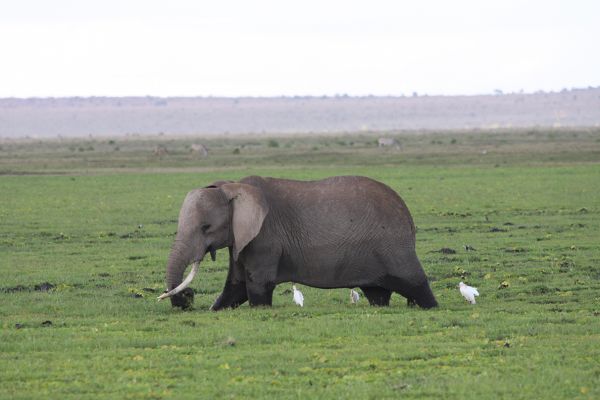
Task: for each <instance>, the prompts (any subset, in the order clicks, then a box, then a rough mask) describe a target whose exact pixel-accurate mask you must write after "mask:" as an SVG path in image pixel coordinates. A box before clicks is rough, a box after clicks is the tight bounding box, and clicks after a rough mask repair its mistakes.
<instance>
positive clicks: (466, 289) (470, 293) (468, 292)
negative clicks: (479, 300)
mask: <svg viewBox="0 0 600 400" xmlns="http://www.w3.org/2000/svg"><path fill="white" fill-rule="evenodd" d="M458 288H459V290H460V294H462V296H463V297H464V298H465V300H467V301H468V302H469V303H471V304H475V296H479V292H478V291H477V288H474V287H471V286H469V285H465V284H464V283H463V282H461V283H459V284H458Z"/></svg>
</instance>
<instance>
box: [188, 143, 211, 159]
mask: <svg viewBox="0 0 600 400" xmlns="http://www.w3.org/2000/svg"><path fill="white" fill-rule="evenodd" d="M190 149H191V151H192V153H193V154H197V155H199V156H200V157H208V149H207V148H206V146H204V145H203V144H199V143H193V144H192V145H191V146H190Z"/></svg>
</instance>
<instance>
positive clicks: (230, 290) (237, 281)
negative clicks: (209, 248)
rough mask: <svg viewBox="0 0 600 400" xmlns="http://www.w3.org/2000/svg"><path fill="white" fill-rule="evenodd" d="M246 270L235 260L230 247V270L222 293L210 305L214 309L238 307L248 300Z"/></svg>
mask: <svg viewBox="0 0 600 400" xmlns="http://www.w3.org/2000/svg"><path fill="white" fill-rule="evenodd" d="M244 279H245V276H244V271H243V268H242V266H241V265H240V264H239V263H236V262H235V261H234V260H233V255H232V249H231V247H230V248H229V272H228V273H227V280H226V281H225V287H224V288H223V292H222V293H221V295H220V296H219V297H218V298H217V300H215V302H214V303H213V305H212V306H211V307H210V309H211V310H213V311H219V310H222V309H224V308H236V307H238V306H240V305H242V304H244V303H245V302H246V301H247V300H248V293H247V289H246V282H245V281H244Z"/></svg>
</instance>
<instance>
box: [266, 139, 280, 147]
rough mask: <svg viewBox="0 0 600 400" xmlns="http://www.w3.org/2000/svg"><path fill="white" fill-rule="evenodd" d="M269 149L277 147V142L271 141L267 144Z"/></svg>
mask: <svg viewBox="0 0 600 400" xmlns="http://www.w3.org/2000/svg"><path fill="white" fill-rule="evenodd" d="M268 145H269V147H279V142H278V141H277V140H274V139H271V140H269V143H268Z"/></svg>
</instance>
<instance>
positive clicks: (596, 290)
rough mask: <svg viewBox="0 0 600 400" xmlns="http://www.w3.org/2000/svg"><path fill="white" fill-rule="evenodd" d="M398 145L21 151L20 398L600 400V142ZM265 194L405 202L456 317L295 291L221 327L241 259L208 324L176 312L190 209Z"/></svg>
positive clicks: (9, 326)
mask: <svg viewBox="0 0 600 400" xmlns="http://www.w3.org/2000/svg"><path fill="white" fill-rule="evenodd" d="M399 138H400V139H401V144H402V149H401V150H394V149H378V148H377V147H376V146H375V144H374V140H375V139H376V136H373V135H368V134H348V135H338V136H334V135H331V136H325V137H314V138H308V137H300V136H291V137H281V138H266V137H238V138H234V137H232V138H225V139H223V138H219V139H217V138H212V139H204V140H198V139H191V138H179V139H169V138H166V137H157V138H127V139H113V140H109V139H87V140H79V141H76V140H71V141H66V140H65V141H58V140H56V141H43V142H39V141H36V140H21V141H9V140H5V141H2V142H1V143H0V174H1V175H0V398H7V399H8V398H10V399H30V398H73V399H86V398H90V399H91V398H132V399H163V398H165V399H167V398H180V399H186V398H190V399H192V398H193V399H198V398H336V399H337V398H349V397H353V398H360V399H362V398H373V399H382V398H399V397H402V398H434V397H435V398H448V399H451V398H486V399H489V398H511V399H514V398H517V399H518V398H530V399H540V398H549V399H550V398H551V399H560V398H565V399H567V398H568V399H573V398H583V399H596V398H600V247H599V245H598V243H599V241H598V238H600V131H599V130H570V131H556V130H550V131H544V130H532V131H529V132H527V131H506V132H497V133H477V132H463V133H454V134H449V133H445V134H442V133H428V134H418V135H417V134H407V135H402V136H399ZM195 142H202V143H205V144H206V145H207V147H209V152H210V155H209V157H208V158H199V157H197V156H194V155H193V154H191V153H190V151H189V147H190V145H191V143H195ZM157 144H162V145H164V146H166V147H167V149H168V151H169V153H168V154H167V155H165V156H163V157H160V158H159V157H157V156H154V155H153V154H152V149H153V148H154V146H156V145H157ZM117 148H118V149H117ZM236 149H238V150H236ZM251 174H257V175H265V176H278V177H287V178H296V179H318V178H322V177H326V176H331V175H341V174H360V175H366V176H370V177H372V178H375V179H378V180H381V181H383V182H385V183H386V184H388V185H390V186H391V187H393V188H394V189H395V190H397V191H398V192H399V193H400V194H401V196H402V197H403V198H404V200H405V201H406V203H407V204H408V206H409V208H410V210H411V212H412V214H413V218H414V219H415V222H416V225H417V227H418V233H417V250H418V254H419V256H420V258H421V262H422V264H423V265H424V268H425V270H426V272H427V273H428V275H429V277H430V279H431V285H432V288H433V291H434V293H435V294H436V296H437V298H438V301H439V303H440V307H439V308H437V309H435V310H429V311H423V310H419V309H413V308H407V307H406V305H405V302H404V300H403V299H402V298H400V297H399V296H397V295H394V296H393V297H392V305H391V306H390V307H389V308H372V307H369V306H368V305H367V302H366V301H365V300H364V298H363V299H361V301H360V302H359V303H358V304H357V305H352V304H350V301H349V293H348V291H347V290H318V289H313V288H308V287H301V290H302V291H303V293H304V296H305V307H304V308H299V307H297V306H295V305H294V304H293V302H292V298H291V297H292V295H291V293H290V285H289V284H282V285H280V286H279V287H278V288H277V289H276V294H275V295H274V306H273V307H272V308H270V309H264V308H258V309H253V308H250V307H248V306H247V305H244V306H242V307H240V308H239V309H237V310H233V311H223V312H219V313H212V312H209V311H208V307H209V306H210V304H211V303H212V301H213V300H214V299H215V298H216V296H217V295H218V294H219V292H220V290H221V288H222V285H223V282H224V279H225V274H226V266H227V256H226V253H225V251H220V252H219V254H218V255H217V261H216V262H215V263H212V262H210V261H209V262H206V263H204V264H203V266H202V268H201V274H200V276H199V277H198V278H197V279H196V280H195V282H194V283H193V284H192V286H193V288H194V289H195V291H196V303H195V309H194V310H193V311H191V312H183V311H178V310H172V309H171V308H170V305H169V303H168V302H163V303H157V302H156V300H155V297H156V295H157V294H158V293H160V291H162V289H163V287H164V282H163V279H164V267H165V263H166V258H167V255H168V252H169V248H170V245H171V241H172V239H173V234H174V232H175V230H176V219H177V214H178V211H179V206H180V204H181V201H182V199H183V197H184V195H185V193H186V192H187V191H188V190H190V189H191V188H194V187H199V186H201V185H205V184H207V183H210V182H212V181H214V180H217V179H238V178H240V177H243V176H246V175H251ZM465 245H469V246H471V247H472V248H474V249H475V250H471V251H467V250H465V247H464V246H465ZM442 248H449V249H452V250H454V251H455V253H453V254H447V253H450V252H449V251H446V252H441V251H440V250H441V249H442ZM461 280H463V281H465V282H467V283H468V284H471V285H473V286H476V287H478V288H479V290H480V293H481V297H480V298H479V299H478V303H477V305H474V306H472V305H469V304H467V303H465V302H464V301H463V299H462V298H461V297H460V295H459V293H458V290H457V288H456V285H457V284H458V282H459V281H461ZM45 283H50V284H51V285H52V286H49V285H44V284H45ZM36 286H37V287H36ZM48 321H50V322H48Z"/></svg>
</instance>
